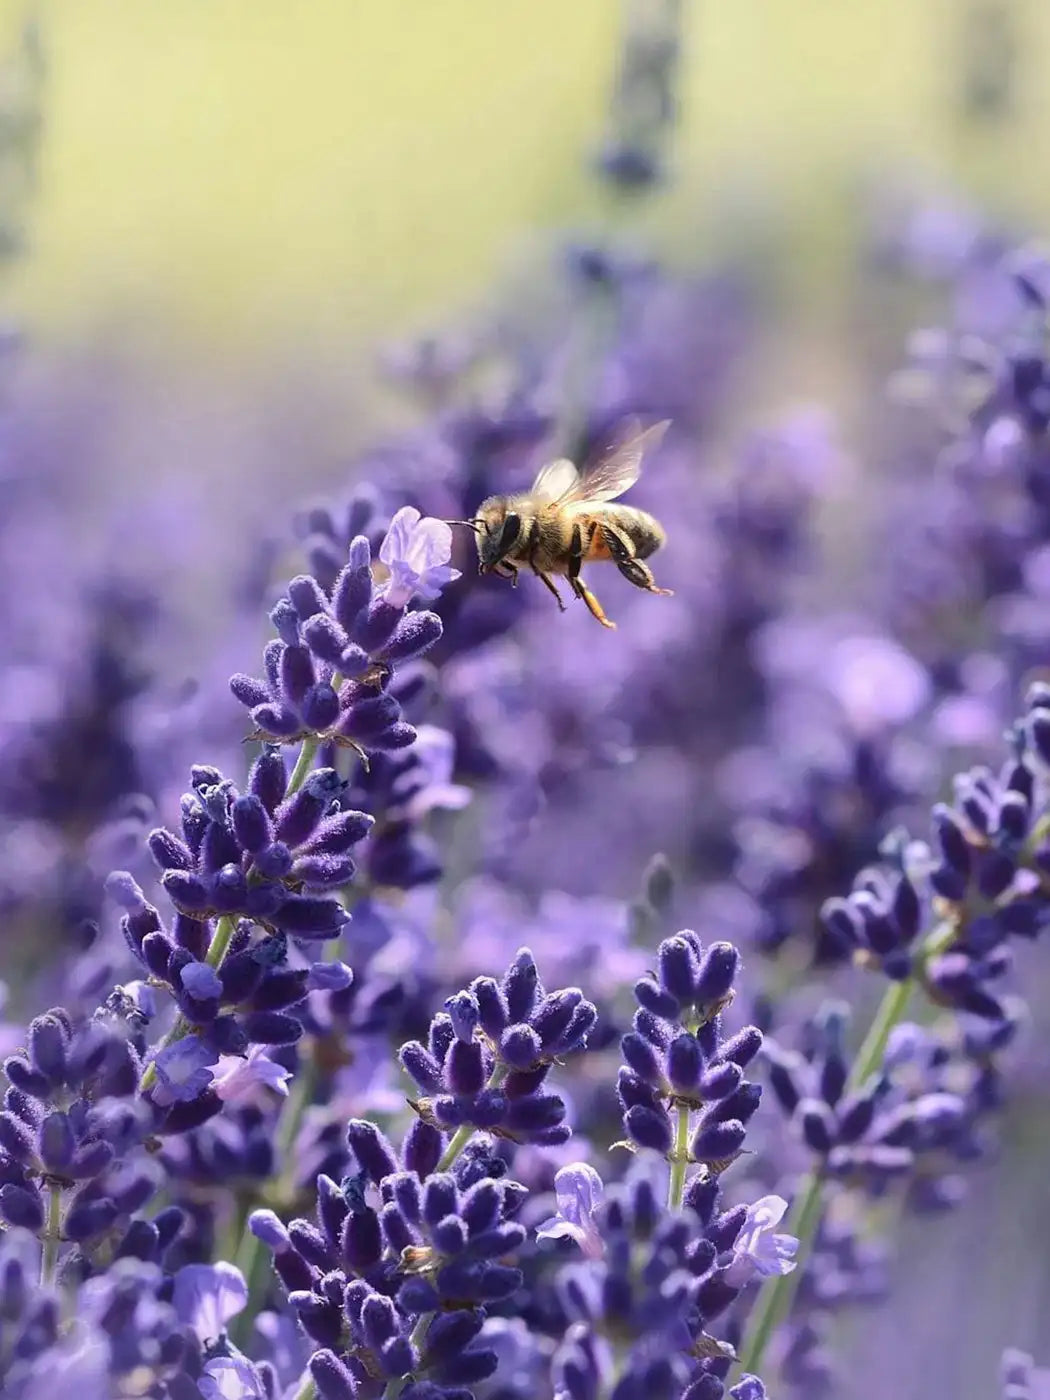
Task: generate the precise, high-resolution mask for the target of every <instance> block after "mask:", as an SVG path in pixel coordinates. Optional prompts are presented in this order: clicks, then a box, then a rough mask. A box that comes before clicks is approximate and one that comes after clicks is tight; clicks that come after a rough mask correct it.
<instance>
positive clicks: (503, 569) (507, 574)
mask: <svg viewBox="0 0 1050 1400" xmlns="http://www.w3.org/2000/svg"><path fill="white" fill-rule="evenodd" d="M495 572H496V573H498V574H499V576H500V577H501V578H509V579H510V586H511V587H512V588H517V586H518V566H517V564H512V563H511V562H510V560H509V559H501V560H500V562H499V563H498V564H497V565H496V569H495Z"/></svg>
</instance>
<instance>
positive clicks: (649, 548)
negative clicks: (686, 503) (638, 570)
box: [607, 506, 667, 559]
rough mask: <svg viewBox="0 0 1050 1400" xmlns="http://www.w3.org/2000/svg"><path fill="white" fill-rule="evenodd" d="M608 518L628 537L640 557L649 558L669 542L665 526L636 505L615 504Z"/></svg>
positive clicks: (636, 555)
mask: <svg viewBox="0 0 1050 1400" xmlns="http://www.w3.org/2000/svg"><path fill="white" fill-rule="evenodd" d="M607 518H608V520H609V524H610V525H615V526H616V528H617V529H618V530H620V531H621V532H622V533H623V534H625V535H626V536H627V537H628V539H629V540H630V541H631V543H632V544H633V545H634V553H635V557H636V558H638V559H648V558H649V555H650V554H655V553H656V551H657V550H658V549H659V548H660V547H661V545H663V544H665V543H666V542H667V536H666V534H665V533H664V527H663V526H662V525H661V524H660V522H659V521H658V520H656V519H655V518H654V517H653V516H651V515H650V514H649V513H648V511H644V510H638V509H637V508H636V507H634V506H614V507H613V509H612V510H610V511H609V512H608V516H607Z"/></svg>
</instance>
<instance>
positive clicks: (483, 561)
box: [475, 496, 521, 574]
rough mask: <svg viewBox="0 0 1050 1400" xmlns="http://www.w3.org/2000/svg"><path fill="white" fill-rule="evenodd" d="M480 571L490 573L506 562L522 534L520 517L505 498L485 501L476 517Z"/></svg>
mask: <svg viewBox="0 0 1050 1400" xmlns="http://www.w3.org/2000/svg"><path fill="white" fill-rule="evenodd" d="M475 523H476V527H477V528H476V532H475V533H476V536H477V542H478V559H479V560H480V565H481V568H480V572H481V573H483V574H484V573H488V571H489V570H490V569H492V568H494V567H495V565H497V564H498V563H499V562H500V560H501V559H505V558H506V557H507V554H508V553H509V552H510V550H511V549H512V548H513V547H514V544H515V543H516V541H517V539H518V536H519V535H520V534H521V516H520V515H519V514H518V513H517V511H515V510H514V509H512V503H511V502H510V501H508V500H507V498H506V497H505V496H491V497H490V498H489V499H488V500H487V501H483V502H482V504H481V506H480V508H479V509H478V513H477V515H476V516H475Z"/></svg>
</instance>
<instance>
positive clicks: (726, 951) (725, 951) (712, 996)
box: [693, 943, 740, 1008]
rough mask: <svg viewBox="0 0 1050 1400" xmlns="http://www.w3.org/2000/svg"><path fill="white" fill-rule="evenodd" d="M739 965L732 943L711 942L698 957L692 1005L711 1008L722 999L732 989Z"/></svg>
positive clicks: (738, 957) (738, 958)
mask: <svg viewBox="0 0 1050 1400" xmlns="http://www.w3.org/2000/svg"><path fill="white" fill-rule="evenodd" d="M739 966H740V954H739V953H738V952H737V950H736V949H735V948H734V947H733V945H732V943H712V944H711V946H710V947H709V948H708V949H707V951H706V952H705V953H704V955H703V957H702V958H701V959H700V974H699V976H698V978H697V982H696V991H695V993H694V996H693V1003H694V1005H696V1006H699V1007H704V1008H713V1007H715V1006H717V1004H718V1003H719V1002H721V1001H723V1000H724V999H725V998H726V997H727V996H728V995H729V993H730V991H731V990H732V987H733V980H734V978H735V977H736V974H737V969H738V967H739Z"/></svg>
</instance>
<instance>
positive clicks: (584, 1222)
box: [536, 1162, 605, 1259]
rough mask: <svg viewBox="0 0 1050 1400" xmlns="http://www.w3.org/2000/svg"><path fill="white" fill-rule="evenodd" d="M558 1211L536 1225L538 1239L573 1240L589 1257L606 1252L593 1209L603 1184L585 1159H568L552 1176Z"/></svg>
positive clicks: (594, 1257) (597, 1202) (601, 1192)
mask: <svg viewBox="0 0 1050 1400" xmlns="http://www.w3.org/2000/svg"><path fill="white" fill-rule="evenodd" d="M554 1191H555V1195H556V1197H557V1201H558V1213H557V1214H556V1215H553V1216H551V1218H550V1219H549V1220H544V1221H543V1223H542V1224H541V1225H538V1226H537V1227H536V1238H537V1239H538V1240H561V1239H570V1240H575V1241H576V1243H577V1244H578V1245H579V1246H580V1248H581V1249H582V1250H583V1252H584V1254H585V1255H586V1256H587V1257H588V1259H600V1258H601V1256H602V1254H603V1253H604V1252H605V1245H604V1243H603V1241H602V1237H601V1234H600V1233H599V1231H598V1226H597V1224H596V1223H595V1220H594V1212H595V1210H596V1209H597V1207H598V1206H599V1205H600V1204H601V1201H602V1197H603V1196H604V1194H605V1186H604V1183H603V1182H602V1179H601V1177H600V1176H599V1175H598V1173H597V1172H596V1171H595V1170H594V1168H593V1167H592V1166H589V1165H588V1163H586V1162H571V1163H570V1164H569V1165H568V1166H565V1167H562V1168H561V1169H560V1171H559V1172H558V1173H557V1175H556V1176H555V1178H554Z"/></svg>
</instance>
